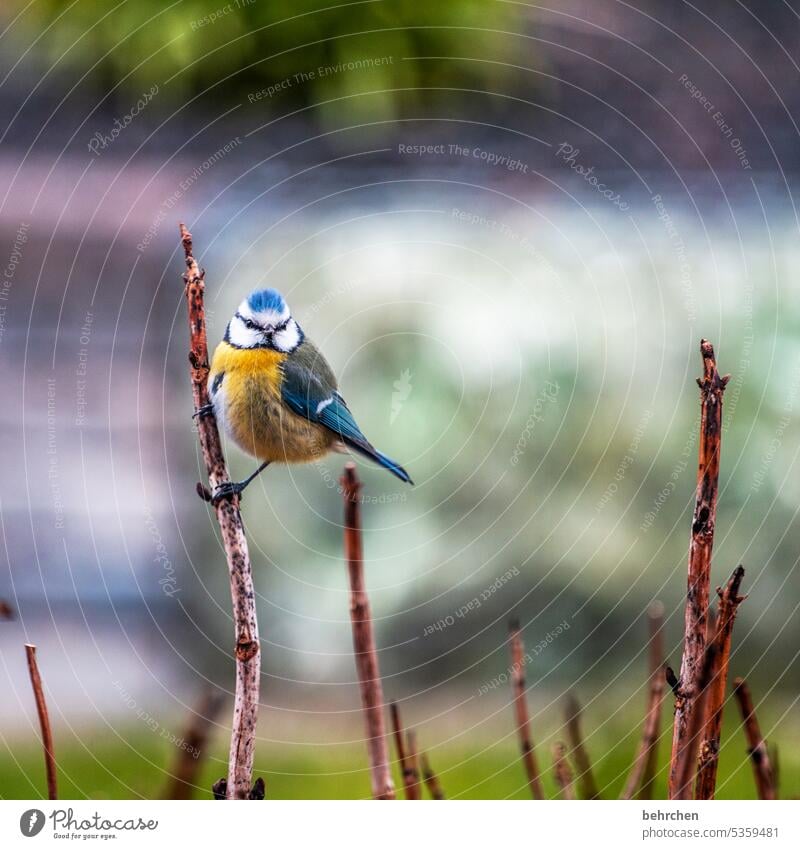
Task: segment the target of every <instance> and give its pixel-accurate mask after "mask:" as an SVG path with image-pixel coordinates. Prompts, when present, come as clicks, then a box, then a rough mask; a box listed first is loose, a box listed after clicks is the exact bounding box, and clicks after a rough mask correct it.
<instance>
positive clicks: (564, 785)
mask: <svg viewBox="0 0 800 849" xmlns="http://www.w3.org/2000/svg"><path fill="white" fill-rule="evenodd" d="M553 772H554V773H555V777H556V784H558V787H559V790H560V794H561V798H562V799H574V798H575V788H574V787H573V786H572V770H571V769H570V766H569V761H567V747H566V746H565V745H564V744H563V743H554V744H553Z"/></svg>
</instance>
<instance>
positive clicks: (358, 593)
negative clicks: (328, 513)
mask: <svg viewBox="0 0 800 849" xmlns="http://www.w3.org/2000/svg"><path fill="white" fill-rule="evenodd" d="M341 485H342V495H343V496H344V550H345V558H346V559H347V570H348V574H349V577H350V620H351V622H352V625H353V648H354V649H355V656H356V669H357V670H358V680H359V684H360V687H361V704H362V706H363V709H364V722H365V725H366V731H367V750H368V752H369V762H370V776H371V781H372V796H373V798H375V799H394V798H395V795H394V784H393V783H392V775H391V772H390V770H389V751H388V746H387V744H386V728H385V725H384V721H383V688H382V687H381V679H380V672H379V671H378V652H377V650H376V648H375V635H374V634H373V631H372V617H371V615H370V610H369V598H368V597H367V590H366V586H365V583H364V554H363V549H362V545H361V516H360V513H359V509H358V505H359V500H358V493H359V490H360V489H361V483H360V482H359V480H358V477H357V476H356V467H355V464H354V463H348V464H347V465H346V466H345V470H344V474H343V475H342V478H341Z"/></svg>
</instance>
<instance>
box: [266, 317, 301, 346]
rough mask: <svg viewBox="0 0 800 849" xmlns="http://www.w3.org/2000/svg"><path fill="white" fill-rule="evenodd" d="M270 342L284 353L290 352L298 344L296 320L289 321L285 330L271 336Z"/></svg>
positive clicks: (298, 335)
mask: <svg viewBox="0 0 800 849" xmlns="http://www.w3.org/2000/svg"><path fill="white" fill-rule="evenodd" d="M272 344H273V345H274V346H275V347H276V348H277V349H278V350H279V351H283V352H284V353H286V354H290V353H291V352H292V351H294V349H295V348H296V347H297V346H298V345H299V344H300V328H299V327H298V326H297V322H295V321H290V322H289V324H288V325H287V326H286V329H285V330H281V331H279V332H278V333H276V334H275V335H274V336H273V337H272Z"/></svg>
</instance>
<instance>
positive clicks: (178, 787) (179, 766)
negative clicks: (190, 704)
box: [162, 690, 225, 799]
mask: <svg viewBox="0 0 800 849" xmlns="http://www.w3.org/2000/svg"><path fill="white" fill-rule="evenodd" d="M224 703H225V697H224V696H223V694H222V693H220V692H214V691H213V690H208V691H207V692H205V693H203V695H202V697H201V698H200V701H199V702H198V704H197V707H196V708H195V709H194V710H193V711H192V714H191V716H190V717H189V720H188V723H187V726H186V730H185V731H184V732H183V735H182V737H181V745H180V747H179V748H178V751H177V753H176V755H175V761H174V763H173V765H172V769H171V770H170V777H169V780H168V782H167V786H166V787H165V789H164V792H163V794H162V798H163V799H191V798H192V791H193V790H194V788H195V787H196V786H197V785H198V775H199V774H200V770H201V769H202V767H203V762H204V760H205V755H206V753H207V747H208V742H209V738H210V737H211V734H212V732H213V730H214V725H215V724H216V720H217V717H218V716H219V713H220V711H221V710H222V706H223V704H224Z"/></svg>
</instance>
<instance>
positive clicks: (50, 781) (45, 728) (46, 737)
mask: <svg viewBox="0 0 800 849" xmlns="http://www.w3.org/2000/svg"><path fill="white" fill-rule="evenodd" d="M25 654H26V655H27V658H28V672H29V673H30V676H31V686H32V687H33V697H34V699H36V712H37V713H38V714H39V728H40V729H41V731H42V747H43V748H44V767H45V772H46V773H47V798H48V799H58V786H57V783H56V756H55V751H54V749H53V732H52V730H51V728H50V715H49V714H48V713H47V702H46V701H45V700H44V689H43V688H42V676H41V675H40V674H39V666H38V664H37V663H36V646H32V645H30V644H26V645H25Z"/></svg>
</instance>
